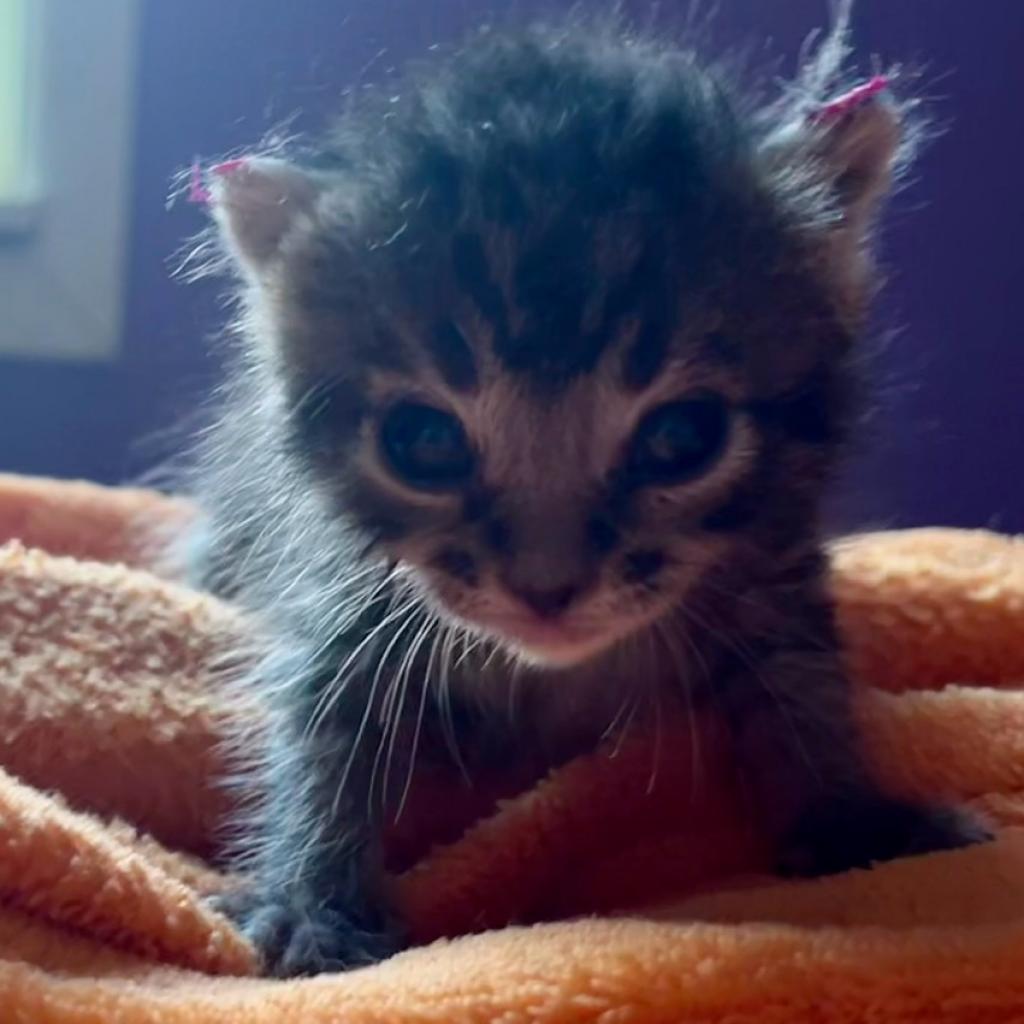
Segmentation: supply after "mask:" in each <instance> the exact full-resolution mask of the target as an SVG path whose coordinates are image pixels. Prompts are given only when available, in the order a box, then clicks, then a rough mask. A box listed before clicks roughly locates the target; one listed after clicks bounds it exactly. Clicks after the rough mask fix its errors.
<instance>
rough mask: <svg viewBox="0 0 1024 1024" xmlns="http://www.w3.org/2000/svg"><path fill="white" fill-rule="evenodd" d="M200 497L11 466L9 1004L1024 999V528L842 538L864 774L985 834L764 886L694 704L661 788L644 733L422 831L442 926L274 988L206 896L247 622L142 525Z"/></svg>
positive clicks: (382, 1018) (490, 1014) (0, 885)
mask: <svg viewBox="0 0 1024 1024" xmlns="http://www.w3.org/2000/svg"><path fill="white" fill-rule="evenodd" d="M188 514H189V510H188V508H187V506H186V505H185V504H184V503H181V502H178V501H174V500H171V499H167V498H163V497H160V496H158V495H156V494H151V493H149V492H145V491H131V492H125V491H118V490H107V489H104V488H100V487H96V486H93V485H89V484H79V483H61V482H56V481H45V480H31V479H25V478H19V477H11V476H8V477H3V476H0V764H2V766H3V769H2V770H0V1024H7V1022H8V1021H11V1022H18V1024H21V1022H30V1024H47V1022H54V1024H58V1022H59V1024H71V1022H76V1024H77V1022H82V1024H85V1022H90V1024H93V1022H107V1021H118V1022H122V1021H123V1022H128V1024H135V1022H149V1021H161V1022H164V1021H166V1022H171V1024H173V1022H177V1021H180V1022H185V1021H188V1022H190V1024H195V1022H200V1024H238V1022H243V1021H244V1022H254V1024H261V1022H268V1024H269V1022H271V1021H283V1020H296V1021H302V1022H304V1024H305V1022H310V1024H317V1022H325V1021H345V1022H354V1024H362V1022H392V1021H394V1022H397V1024H402V1022H441V1021H456V1020H457V1021H467V1022H474V1021H479V1022H484V1021H493V1020H502V1021H509V1022H511V1021H523V1022H526V1021H545V1022H556V1024H557V1022H563V1021H564V1022H579V1021H602V1022H606V1024H612V1022H617V1021H630V1022H655V1021H657V1022H660V1021H665V1022H681V1024H682V1022H689V1021H694V1022H697V1021H699V1022H708V1024H710V1022H718V1021H721V1022H725V1021H728V1022H730V1024H734V1022H744V1021H750V1022H753V1021H757V1022H769V1024H771V1022H776V1021H778V1022H780V1024H781V1022H786V1024H790V1022H798V1021H814V1022H833V1021H835V1022H849V1021H860V1020H864V1021H868V1020H875V1021H886V1022H888V1021H896V1022H899V1021H908V1022H909V1021H950V1022H965V1024H966V1022H972V1024H973V1022H990V1021H991V1022H997V1021H998V1022H1002V1021H1017V1020H1022V1021H1024V691H1022V688H1021V687H1022V684H1024V542H1022V541H1021V540H1019V539H1015V538H1010V537H1003V536H999V535H997V534H994V533H989V532H985V531H957V530H943V529H930V530H911V531H896V532H890V533H881V534H873V535H865V536H862V537H857V538H851V539H848V540H845V541H843V542H842V543H840V544H838V545H836V547H835V549H834V551H833V588H834V592H835V594H836V598H837V601H838V605H839V612H840V622H841V627H842V630H843V632H844V634H845V636H846V638H847V641H848V644H849V658H850V665H851V669H852V671H853V673H854V675H855V678H856V680H857V685H858V702H857V711H858V718H859V724H860V727H861V729H862V731H863V734H864V738H865V743H866V748H867V751H868V754H869V757H870V758H871V760H872V761H873V763H874V765H875V768H876V771H877V772H878V774H879V776H880V778H881V779H882V780H883V781H884V783H885V785H886V786H887V787H888V788H890V789H891V790H893V791H894V792H897V793H901V794H905V795H908V796H914V797H920V798H941V799H951V800H956V801H963V802H967V803H970V804H971V805H972V806H974V807H976V808H977V809H978V810H980V811H981V812H982V813H983V814H985V815H986V816H987V818H988V819H989V820H990V821H991V822H992V823H993V825H994V827H995V830H996V839H995V841H993V842H992V843H989V844H986V845H984V846H979V847H974V848H971V849H967V850H959V851H952V852H948V853H936V854H931V855H928V856H924V857H918V858H912V859H907V860H903V861H899V862H894V863H891V864H885V865H881V866H879V867H877V868H875V869H874V870H872V871H861V872H850V873H849V874H846V875H841V876H836V877H833V878H825V879H819V880H815V881H804V882H783V881H781V880H778V879H774V878H772V877H771V876H770V875H769V874H768V873H767V870H766V868H767V864H768V863H769V859H768V851H767V850H766V849H765V848H764V844H763V842H762V840H761V838H760V837H759V836H757V835H756V833H755V832H754V831H753V830H752V829H751V827H750V825H749V822H748V820H747V815H745V813H744V809H743V802H742V800H741V799H740V796H739V794H738V792H737V788H736V786H735V783H734V780H733V778H732V774H731V772H730V770H729V758H728V744H727V742H725V739H724V737H721V736H719V735H717V733H716V726H715V724H714V723H713V722H710V721H700V722H698V723H697V725H698V730H697V733H696V738H697V741H698V742H699V743H700V751H699V752H698V751H696V750H695V749H694V745H693V744H694V732H693V731H692V730H691V727H690V723H678V724H674V725H670V726H669V727H668V728H667V731H666V733H665V735H664V736H663V737H662V739H661V743H662V745H663V747H664V749H665V751H667V755H666V756H663V757H662V759H661V760H660V761H659V764H658V771H657V774H656V776H655V777H654V780H653V784H652V774H651V764H652V742H653V740H651V739H649V738H646V737H643V736H636V737H632V738H630V739H629V740H627V741H626V742H625V743H624V744H622V745H621V747H620V749H618V750H617V751H616V752H615V754H614V756H610V755H609V753H608V752H599V753H596V754H594V755H591V756H589V757H585V758H580V759H578V760H577V761H574V762H572V763H570V764H568V765H566V766H564V767H563V768H562V769H560V770H558V771H556V772H554V773H553V774H552V775H551V776H549V777H548V778H546V779H544V780H542V781H540V782H539V783H537V784H536V785H534V786H533V787H531V788H529V789H528V790H527V791H525V792H521V793H519V794H518V795H513V796H511V797H510V798H508V799H505V800H502V801H500V802H499V803H498V804H497V805H495V806H494V807H493V808H491V809H489V810H485V811H483V812H481V811H480V805H479V804H475V805H473V804H467V808H468V810H467V814H469V817H468V819H467V821H466V826H467V827H466V828H465V830H464V831H463V832H462V834H461V836H460V837H459V838H457V839H455V840H452V841H445V842H443V843H441V844H440V845H436V844H435V845H431V843H430V842H429V841H428V840H427V839H426V838H423V837H421V838H423V842H422V844H421V845H422V851H421V852H420V853H419V854H418V856H416V857H414V858H413V859H414V860H415V863H413V864H412V866H410V867H403V869H402V871H401V874H400V875H399V876H398V877H397V878H396V880H395V884H396V889H397V893H398V897H399V900H400V902H401V904H402V907H403V910H404V912H405V915H406V917H407V918H408V920H409V922H410V927H411V930H412V933H413V935H414V937H415V939H416V940H417V942H419V943H422V944H423V945H420V946H418V947H417V948H413V949H410V950H409V951H408V952H406V953H403V954H401V955H399V956H397V957H395V958H393V959H392V960H391V961H389V962H387V963H384V964H380V965H377V966H375V967H371V968H367V969H364V970H361V971H357V972H353V973H351V974H348V975H344V976H337V977H325V978H318V979H308V980H302V981H293V982H274V981H264V980H261V979H258V978H257V977H255V976H254V975H255V962H254V957H253V954H252V950H251V949H250V948H249V947H248V946H247V944H246V943H245V942H244V940H243V939H242V938H241V937H240V936H238V935H237V934H236V933H235V932H234V930H233V929H232V927H231V926H230V924H229V923H228V922H227V921H225V920H223V919H221V918H220V917H219V916H218V915H216V914H214V913H212V912H211V911H210V910H209V909H207V907H206V905H205V903H204V897H205V896H206V895H208V894H209V893H211V892H214V891H217V890H218V889H220V888H222V887H224V886H225V885H226V884H229V880H228V879H226V878H225V877H224V876H223V875H222V874H221V873H220V872H219V871H218V870H217V869H216V867H215V863H216V854H217V852H218V849H219V848H220V846H221V843H222V839H223V835H222V833H221V831H220V826H219V822H221V821H222V819H223V817H224V814H225V813H226V812H227V811H228V810H229V802H228V798H227V795H226V793H225V791H224V790H223V789H222V788H221V787H220V786H219V785H218V784H217V777H218V773H219V771H220V769H221V767H222V764H221V758H220V753H219V740H220V737H221V736H222V735H223V731H224V723H225V715H226V714H228V713H229V709H227V708H225V707H224V706H223V704H222V703H221V702H219V701H218V687H217V685H216V678H217V674H218V671H219V666H220V658H221V656H222V654H223V652H224V651H225V650H226V649H227V648H228V645H229V644H230V642H231V640H232V639H233V638H236V637H239V636H241V635H243V634H244V628H245V626H244V622H243V619H242V617H241V616H240V615H239V614H238V613H237V612H236V611H235V610H233V609H231V608H229V607H225V606H224V605H222V604H219V603H218V602H216V601H214V600H212V599H210V598H208V597H205V596H202V595H199V594H195V593H193V592H190V591H189V590H187V589H186V588H184V587H182V586H180V585H178V584H177V583H175V582H173V581H171V580H168V579H165V578H161V577H160V576H159V575H157V573H156V572H155V571H153V570H152V566H153V564H154V563H153V559H152V547H151V546H150V545H148V544H147V543H146V542H145V539H144V538H145V536H146V532H147V531H151V530H153V529H161V528H171V527H173V526H174V525H175V524H178V523H181V522H182V521H183V519H184V518H186V517H187V516H188ZM143 524H144V525H145V526H146V527H147V531H142V532H140V530H139V527H140V525H143ZM150 535H152V534H151V533H150ZM5 541H6V543H4V542H5ZM448 797H452V795H451V794H448V795H447V796H445V795H444V794H442V798H445V799H447V798H448ZM434 798H435V799H436V798H437V796H436V794H435V795H434ZM420 799H423V800H429V795H428V796H421V797H420ZM414 820H415V819H414ZM512 922H517V923H515V924H513V923H512Z"/></svg>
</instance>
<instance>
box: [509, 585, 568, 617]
mask: <svg viewBox="0 0 1024 1024" xmlns="http://www.w3.org/2000/svg"><path fill="white" fill-rule="evenodd" d="M579 591H580V588H579V587H578V586H576V585H575V584H570V585H568V586H564V587H517V588H515V589H514V590H513V591H512V592H513V593H514V594H515V596H516V597H517V598H519V600H520V601H522V602H523V604H525V605H526V606H527V607H529V608H531V609H532V610H533V611H535V612H536V613H537V614H538V615H540V616H541V617H542V618H545V619H553V618H555V617H556V616H558V615H561V614H562V612H564V611H565V610H566V608H568V607H569V605H571V604H572V602H573V601H574V600H575V599H576V595H577V594H579Z"/></svg>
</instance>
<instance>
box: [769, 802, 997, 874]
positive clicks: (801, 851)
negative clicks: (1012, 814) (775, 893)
mask: <svg viewBox="0 0 1024 1024" xmlns="http://www.w3.org/2000/svg"><path fill="white" fill-rule="evenodd" d="M991 838H992V836H991V833H989V831H988V830H987V829H986V828H985V827H984V825H983V824H982V823H981V822H980V821H978V820H977V819H975V818H973V817H972V816H971V815H969V814H968V813H966V812H964V811H960V810H956V809H953V808H949V807H926V806H919V805H917V804H913V803H907V802H904V801H901V800H893V799H890V798H888V797H884V796H880V795H878V794H873V793H869V794H853V795H843V796H832V797H828V798H824V799H822V800H819V801H818V802H816V803H815V804H813V805H812V806H811V807H810V808H808V809H807V810H806V811H805V812H804V813H803V814H802V815H801V816H800V818H799V819H798V820H797V822H796V825H795V826H794V828H793V829H792V830H791V831H790V833H789V835H788V836H787V837H786V839H785V841H784V842H783V846H782V852H781V855H780V858H779V862H778V872H779V874H781V875H784V876H787V877H794V878H812V877H815V876H818V875H834V874H838V873H839V872H841V871H848V870H850V869H851V868H868V867H871V865H872V864H877V863H880V862H882V861H887V860H895V859H897V858H898V857H911V856H914V855H915V854H923V853H932V852H934V851H937V850H955V849H957V848H958V847H961V846H970V845H972V844H974V843H982V842H986V841H987V840H989V839H991Z"/></svg>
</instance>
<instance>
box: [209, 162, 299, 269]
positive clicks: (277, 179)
mask: <svg viewBox="0 0 1024 1024" xmlns="http://www.w3.org/2000/svg"><path fill="white" fill-rule="evenodd" d="M212 174H213V181H212V185H211V188H210V204H211V207H212V210H213V215H214V218H215V219H216V221H217V224H218V226H219V227H220V232H221V237H222V238H223V239H224V242H225V245H226V247H227V249H228V251H229V252H230V253H231V255H232V256H233V257H234V259H235V262H236V263H237V264H238V266H239V267H240V268H241V269H242V271H243V272H245V273H246V274H247V275H249V276H251V277H255V278H258V277H260V276H261V274H262V272H263V271H264V270H265V269H266V268H267V266H268V264H270V263H271V262H272V261H273V260H274V258H275V257H276V256H277V255H278V254H279V253H280V251H281V246H282V244H283V243H284V241H285V239H286V238H287V237H288V235H289V234H290V233H291V231H292V230H293V229H294V228H295V226H296V225H297V224H298V223H300V222H301V221H303V220H307V221H308V220H312V219H313V217H314V216H315V212H316V201H317V197H318V195H319V188H318V186H317V183H316V181H315V180H314V178H313V177H312V176H311V175H309V174H307V173H306V172H305V171H303V170H300V169H299V168H297V167H295V166H294V165H292V164H289V163H286V162H285V161H283V160H278V159H275V158H272V157H252V158H246V159H242V160H232V161H229V162H228V163H226V164H221V165H219V166H218V167H215V168H214V169H213V172H212Z"/></svg>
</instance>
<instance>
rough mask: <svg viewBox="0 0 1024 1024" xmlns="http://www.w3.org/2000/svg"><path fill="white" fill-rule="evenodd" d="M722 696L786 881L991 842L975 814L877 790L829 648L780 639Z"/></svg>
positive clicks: (737, 670)
mask: <svg viewBox="0 0 1024 1024" xmlns="http://www.w3.org/2000/svg"><path fill="white" fill-rule="evenodd" d="M723 692H724V694H725V705H726V707H727V709H728V714H729V718H730V720H731V725H732V729H733V733H734V736H735V741H736V744H737V754H738V757H739V760H740V769H741V772H742V777H743V780H744V783H745V786H746V788H747V790H748V791H749V793H750V795H751V797H752V799H753V801H754V802H755V804H756V813H757V815H758V817H759V818H760V820H761V822H762V824H763V826H764V827H766V828H767V829H768V831H769V834H770V835H772V837H773V838H774V839H776V841H777V842H778V851H779V852H778V859H777V867H778V870H779V871H780V873H782V874H785V875H791V876H816V875H826V874H834V873H838V872H841V871H846V870H849V869H851V868H867V867H870V866H871V865H872V864H874V863H878V862H881V861H887V860H893V859H896V858H898V857H903V856H910V855H913V854H921V853H927V852H931V851H935V850H947V849H954V848H957V847H960V846H965V845H968V844H971V843H975V842H981V841H984V840H985V839H987V838H989V836H988V833H987V832H986V830H985V828H984V827H983V826H982V825H981V823H980V822H977V821H975V820H974V819H973V818H972V817H971V816H970V815H968V814H967V813H966V812H962V811H959V810H957V809H954V808H950V807H944V806H926V805H918V804H915V803H913V802H911V801H907V800H901V799H898V798H895V797H892V796H889V795H887V794H885V793H883V792H882V791H881V790H880V789H879V788H878V785H877V784H876V782H875V781H874V780H873V779H872V778H871V775H870V772H869V771H868V769H867V766H866V765H865V764H864V762H863V759H862V755H861V752H860V749H859V746H858V742H857V737H856V735H855V730H854V724H853V720H852V716H851V711H850V701H849V698H850V686H849V682H848V680H847V679H846V677H845V675H844V673H843V669H842V666H841V664H840V659H839V655H838V653H834V652H832V651H829V650H828V649H827V645H824V646H815V647H814V648H809V647H808V645H807V643H806V641H803V642H797V641H794V642H793V643H792V644H787V643H786V642H784V641H781V640H776V641H775V642H774V643H773V644H772V645H771V646H770V647H767V648H763V649H762V650H760V651H759V652H756V653H755V652H752V653H751V655H750V656H749V657H746V656H745V657H744V658H743V659H738V661H737V663H734V673H733V674H732V676H731V677H730V678H728V679H727V680H726V685H725V686H724V690H723Z"/></svg>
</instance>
